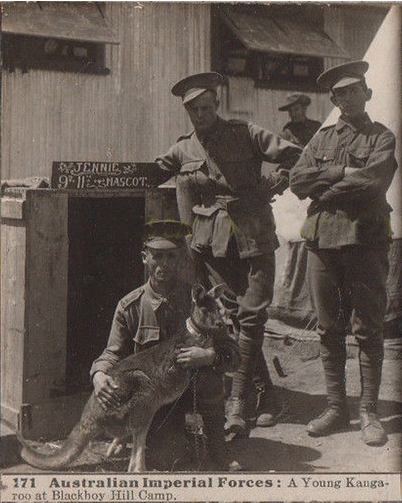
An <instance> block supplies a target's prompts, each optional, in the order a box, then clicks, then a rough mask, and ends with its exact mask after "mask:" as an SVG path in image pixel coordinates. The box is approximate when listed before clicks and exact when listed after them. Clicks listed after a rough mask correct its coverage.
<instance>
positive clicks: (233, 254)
mask: <svg viewBox="0 0 402 503" xmlns="http://www.w3.org/2000/svg"><path fill="white" fill-rule="evenodd" d="M222 82H223V77H222V76H221V75H220V74H218V73H214V72H209V73H202V74H197V75H191V76H189V77H186V78H185V79H182V80H180V81H179V82H178V83H177V84H176V85H175V86H174V87H173V89H172V93H173V94H174V95H175V96H179V97H181V98H182V102H183V105H184V107H185V109H186V111H187V113H188V115H189V117H190V120H191V122H192V124H193V126H194V131H192V132H191V133H189V134H186V135H184V136H181V137H180V138H179V139H178V141H177V142H176V143H175V144H174V145H173V146H172V147H171V148H170V149H169V151H168V152H167V153H166V154H165V155H163V156H161V157H159V158H158V159H157V162H158V163H159V165H160V167H161V168H162V169H161V179H160V182H161V181H163V180H164V179H167V178H169V177H170V176H172V175H173V174H175V175H178V176H177V191H178V205H179V209H181V212H180V213H181V219H182V220H186V221H187V222H189V221H191V222H192V223H193V235H192V240H191V245H190V246H191V249H192V250H193V252H194V255H195V258H196V261H197V262H199V263H200V264H201V266H202V268H203V269H204V272H205V275H206V278H207V280H208V281H209V282H211V283H212V284H213V285H215V284H217V283H224V284H225V285H226V287H227V291H226V295H225V298H224V299H223V302H224V304H225V307H226V308H227V309H228V311H229V312H230V313H231V315H232V317H233V320H234V322H235V324H236V325H237V328H238V331H239V338H238V341H239V348H240V353H241V358H242V363H241V366H240V368H239V370H238V371H237V372H235V374H234V377H233V386H232V395H231V400H230V404H231V407H230V413H229V416H228V419H227V423H226V430H227V431H231V432H233V433H235V434H238V435H240V436H244V435H247V434H248V424H247V417H248V416H249V414H250V413H251V415H255V412H256V411H255V408H256V400H255V390H254V385H253V382H252V376H253V373H254V371H255V368H256V366H257V365H258V366H259V367H261V368H262V373H263V374H264V381H265V386H266V389H265V394H264V395H263V399H262V400H260V408H259V411H258V413H259V417H258V419H257V424H258V425H259V426H271V425H272V424H275V416H276V415H277V411H278V407H277V403H276V400H275V397H274V394H273V386H272V382H271V379H270V376H269V372H268V368H267V366H266V363H265V360H264V356H263V354H262V343H263V336H264V324H265V322H266V320H267V313H266V308H267V307H268V306H269V304H270V302H271V300H272V295H273V284H274V275H275V255H274V250H275V248H276V247H277V238H276V235H275V223H274V218H273V214H272V208H271V206H270V204H269V202H270V199H271V197H272V196H273V195H275V194H281V193H282V192H283V191H284V190H285V189H286V187H287V186H288V171H289V169H290V168H292V167H293V165H294V164H295V162H296V160H297V158H298V156H299V153H300V149H299V148H298V147H296V146H295V145H293V144H291V143H289V142H287V141H285V140H283V139H281V138H279V137H277V136H275V135H274V134H273V133H271V132H270V131H268V130H266V129H262V128H260V127H259V126H256V125H254V124H251V123H248V122H245V121H240V120H229V121H227V120H224V119H222V118H221V117H219V116H218V114H217V110H218V106H219V100H218V98H217V87H218V85H220V84H222ZM263 161H268V162H271V163H280V166H279V168H277V170H276V171H275V172H274V173H273V174H272V175H271V176H270V177H269V178H264V177H263V176H262V173H261V166H262V162H263ZM190 210H192V211H190ZM185 214H186V215H187V216H186V215H185ZM260 374H261V371H260ZM253 409H254V410H253Z"/></svg>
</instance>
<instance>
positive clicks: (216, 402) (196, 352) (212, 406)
mask: <svg viewBox="0 0 402 503" xmlns="http://www.w3.org/2000/svg"><path fill="white" fill-rule="evenodd" d="M144 227H145V238H144V250H143V252H142V260H143V263H144V265H145V266H146V268H147V270H148V273H149V280H148V281H147V283H145V285H142V286H140V287H139V288H137V289H135V290H133V291H132V292H130V293H129V294H128V295H126V296H125V297H124V298H123V299H121V300H120V301H119V303H118V305H117V308H116V312H115V315H114V318H113V323H112V328H111V331H110V336H109V340H108V343H107V346H106V349H105V350H104V351H103V353H102V354H101V355H100V357H99V358H97V359H96V360H95V361H94V363H93V365H92V368H91V372H90V374H91V377H92V380H93V385H94V391H95V395H96V397H97V399H98V400H99V402H100V404H101V405H102V407H103V408H104V409H105V410H106V409H108V408H109V407H113V406H115V405H117V400H118V398H117V396H116V393H115V391H116V385H115V383H114V382H113V379H112V378H111V377H110V376H109V371H110V369H111V368H112V367H113V366H114V365H115V364H116V363H117V362H118V361H120V360H122V359H123V358H125V357H126V356H128V355H130V354H131V353H133V352H134V353H137V352H139V351H143V350H144V349H147V348H149V347H151V346H152V345H154V344H158V343H159V342H160V341H161V340H163V339H165V338H166V337H169V334H172V333H173V332H174V331H175V330H178V329H181V327H182V326H184V322H185V319H186V318H187V317H188V316H189V314H190V306H191V294H190V290H189V287H188V285H185V284H183V283H182V282H181V281H180V280H179V279H178V266H179V263H180V261H181V260H182V258H183V251H184V248H185V244H184V237H185V236H186V235H187V234H188V233H189V232H190V231H191V228H190V227H189V226H188V225H186V224H184V223H182V222H177V221H173V220H162V221H153V222H149V223H148V224H146V225H145V226H144ZM177 362H178V363H179V364H180V365H183V366H184V367H185V368H193V369H194V368H202V369H203V370H202V373H201V374H200V375H199V378H198V379H199V382H198V387H197V398H198V400H197V401H198V411H199V412H200V414H201V416H202V418H203V421H204V432H205V434H206V439H207V449H208V453H209V455H210V460H209V461H210V466H209V468H210V469H228V468H231V469H236V470H237V469H239V466H240V465H238V464H236V462H233V463H231V465H230V466H229V463H228V458H227V452H226V446H225V436H224V421H225V414H224V402H223V384H222V376H223V373H224V372H227V371H233V370H234V369H235V368H237V367H238V365H239V353H238V348H237V345H236V343H235V342H234V341H233V340H232V339H231V338H230V337H229V336H227V337H226V339H225V342H224V344H223V345H222V347H221V346H220V347H219V350H218V349H215V348H213V347H212V348H208V349H204V348H201V347H193V348H185V349H182V350H181V353H180V354H179V355H178V357H177ZM190 395H191V394H190ZM187 398H190V404H191V405H192V397H191V396H187ZM187 401H188V400H187ZM187 409H188V405H187V403H186V397H183V399H181V400H179V402H178V403H177V404H175V407H174V408H172V406H167V407H164V408H162V409H161V410H160V411H159V413H157V414H156V416H155V419H154V421H153V423H152V425H151V428H150V433H149V435H148V439H147V443H148V446H149V447H150V449H149V451H152V450H154V451H156V452H159V451H160V450H163V449H162V444H164V445H165V446H166V447H165V452H164V457H171V456H172V455H173V454H174V453H176V452H177V455H178V456H180V455H181V454H182V452H180V449H181V448H182V446H180V445H179V444H180V442H181V441H182V440H183V438H184V424H185V423H184V415H185V412H186V410H187ZM162 427H163V428H162ZM168 442H170V443H168ZM175 443H176V444H178V445H175ZM161 457H162V456H159V462H161V461H162V460H161V459H160V458H161ZM157 461H158V460H157ZM163 461H165V464H162V466H161V468H162V469H167V468H170V466H171V464H170V465H169V464H166V460H163ZM170 461H171V463H172V462H173V461H174V459H171V460H170Z"/></svg>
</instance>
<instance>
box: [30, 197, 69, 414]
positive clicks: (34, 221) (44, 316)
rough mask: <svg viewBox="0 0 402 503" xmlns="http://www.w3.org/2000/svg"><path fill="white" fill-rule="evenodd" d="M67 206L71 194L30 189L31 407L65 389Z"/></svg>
mask: <svg viewBox="0 0 402 503" xmlns="http://www.w3.org/2000/svg"><path fill="white" fill-rule="evenodd" d="M67 202H68V201H67V195H66V194H58V193H54V192H52V191H49V190H29V191H27V199H26V225H27V253H26V290H25V297H26V344H25V355H24V374H25V375H24V378H25V386H24V396H23V399H24V401H25V402H28V403H30V404H35V403H38V402H40V401H41V400H43V399H46V398H49V397H52V396H53V395H56V394H60V393H61V392H62V391H63V390H64V378H65V368H66V336H67V334H66V327H67V287H68V235H67V221H68V220H67V219H68V215H67V211H68V205H67ZM49 420H53V419H51V418H49ZM33 421H34V418H33Z"/></svg>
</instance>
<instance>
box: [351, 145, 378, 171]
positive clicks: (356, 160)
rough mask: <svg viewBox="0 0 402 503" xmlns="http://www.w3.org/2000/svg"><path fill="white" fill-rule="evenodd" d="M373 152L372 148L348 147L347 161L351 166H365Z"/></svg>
mask: <svg viewBox="0 0 402 503" xmlns="http://www.w3.org/2000/svg"><path fill="white" fill-rule="evenodd" d="M371 152H372V149H371V148H368V147H365V148H357V149H353V150H351V149H348V150H347V156H346V162H347V165H348V166H349V167H350V168H364V167H365V166H366V164H367V161H368V158H369V157H370V154H371Z"/></svg>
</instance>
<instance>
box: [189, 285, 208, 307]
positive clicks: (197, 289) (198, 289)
mask: <svg viewBox="0 0 402 503" xmlns="http://www.w3.org/2000/svg"><path fill="white" fill-rule="evenodd" d="M204 295H205V288H204V287H203V286H202V285H198V284H196V285H194V286H193V288H192V289H191V298H192V299H193V302H194V304H198V302H199V300H200V299H201V298H202V297H203V296H204Z"/></svg>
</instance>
